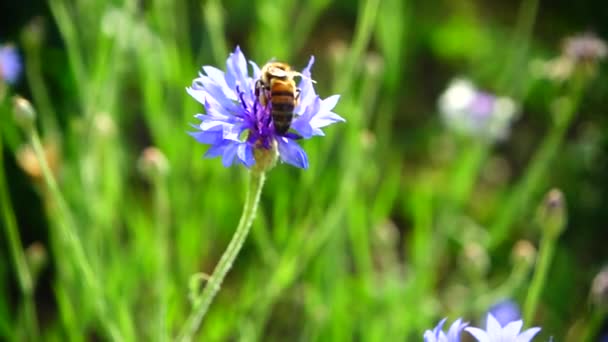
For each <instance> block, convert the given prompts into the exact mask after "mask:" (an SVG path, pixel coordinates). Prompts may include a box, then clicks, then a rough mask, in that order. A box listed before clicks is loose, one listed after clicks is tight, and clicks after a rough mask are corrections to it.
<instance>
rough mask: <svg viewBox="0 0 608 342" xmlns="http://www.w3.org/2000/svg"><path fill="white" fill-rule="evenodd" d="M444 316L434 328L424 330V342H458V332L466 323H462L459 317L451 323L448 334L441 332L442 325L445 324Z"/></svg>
mask: <svg viewBox="0 0 608 342" xmlns="http://www.w3.org/2000/svg"><path fill="white" fill-rule="evenodd" d="M445 321H446V318H444V319H442V320H441V322H439V324H437V326H436V327H435V329H433V330H432V331H431V330H427V331H425V332H424V342H460V333H461V332H462V329H464V328H465V327H466V326H467V325H468V323H462V320H461V319H457V320H455V321H454V323H452V325H451V326H450V329H448V334H447V335H446V334H445V333H444V332H443V325H444V324H445Z"/></svg>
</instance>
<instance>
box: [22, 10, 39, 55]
mask: <svg viewBox="0 0 608 342" xmlns="http://www.w3.org/2000/svg"><path fill="white" fill-rule="evenodd" d="M44 34H45V32H44V18H43V17H35V18H34V19H32V20H31V21H30V22H29V23H28V24H27V25H26V26H25V28H24V29H23V31H22V33H21V40H22V42H23V45H25V46H26V47H30V48H38V47H40V46H41V45H42V41H43V40H44Z"/></svg>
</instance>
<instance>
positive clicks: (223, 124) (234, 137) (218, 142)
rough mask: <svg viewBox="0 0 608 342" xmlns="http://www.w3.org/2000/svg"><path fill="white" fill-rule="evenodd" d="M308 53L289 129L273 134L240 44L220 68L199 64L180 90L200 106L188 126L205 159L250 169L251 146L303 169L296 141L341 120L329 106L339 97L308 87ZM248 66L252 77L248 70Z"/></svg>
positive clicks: (266, 108)
mask: <svg viewBox="0 0 608 342" xmlns="http://www.w3.org/2000/svg"><path fill="white" fill-rule="evenodd" d="M313 63H314V58H313V57H311V58H310V61H309V63H308V65H307V66H306V68H304V70H302V72H301V74H302V76H303V77H302V79H301V81H300V82H299V84H298V87H299V89H300V96H299V101H298V103H297V104H296V106H295V108H294V118H293V121H292V122H291V128H292V129H293V130H294V131H295V132H291V131H288V132H286V133H284V134H279V133H278V132H277V131H275V129H274V124H273V122H272V115H271V107H270V106H271V103H270V102H268V104H267V105H263V104H261V103H260V99H259V98H257V97H256V96H255V83H256V80H258V79H259V78H260V68H259V67H258V65H257V64H255V63H254V62H252V61H249V63H247V60H246V59H245V56H244V55H243V53H242V52H241V50H240V48H239V47H238V46H237V48H236V49H235V50H234V52H233V53H231V54H230V56H229V57H228V59H227V61H226V72H224V71H222V70H220V69H217V68H215V67H212V66H203V67H202V72H201V73H200V74H199V77H198V78H196V79H194V81H193V82H192V86H191V87H188V88H187V89H186V91H187V92H188V93H189V94H190V95H191V96H192V97H194V98H195V99H196V100H197V101H198V102H200V103H201V104H203V106H204V107H205V111H206V113H205V114H197V115H195V117H196V118H197V119H199V120H200V121H201V122H200V123H199V124H197V125H192V126H193V127H194V128H195V129H196V131H194V132H190V135H192V136H193V137H194V138H195V139H196V140H197V141H198V142H200V143H203V144H210V145H211V147H210V148H209V150H207V152H206V154H205V156H206V157H218V156H221V157H222V163H223V165H224V166H225V167H228V166H230V165H232V164H233V162H234V161H235V160H236V161H237V162H239V163H241V164H243V165H245V166H246V167H248V168H250V167H251V166H253V165H254V164H255V163H256V158H255V155H254V152H255V151H256V150H267V151H270V150H274V149H277V150H278V154H279V158H280V159H281V160H282V161H283V162H286V163H288V164H291V165H293V166H296V167H299V168H303V169H306V168H308V157H307V155H306V152H304V150H303V149H302V148H301V147H300V146H299V145H298V143H297V142H296V140H299V139H302V138H303V139H308V138H311V137H313V136H315V135H318V136H323V135H324V133H323V131H322V130H321V128H323V127H325V126H328V125H331V124H333V123H336V122H341V121H345V120H344V119H343V118H342V117H341V116H339V115H338V114H336V113H334V112H333V111H332V110H333V109H334V107H335V106H336V104H337V103H338V99H339V98H340V97H339V95H333V96H330V97H328V98H326V99H321V98H320V97H319V96H318V95H317V94H316V93H315V90H314V88H313V81H312V79H311V74H310V69H311V67H312V65H313ZM249 67H251V69H252V76H250V73H249Z"/></svg>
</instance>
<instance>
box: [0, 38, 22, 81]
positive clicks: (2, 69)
mask: <svg viewBox="0 0 608 342" xmlns="http://www.w3.org/2000/svg"><path fill="white" fill-rule="evenodd" d="M21 69H22V65H21V58H20V57H19V53H18V52H17V48H15V46H14V45H12V44H5V45H1V46H0V79H3V80H5V81H6V83H9V84H14V83H15V82H17V79H18V78H19V75H20V74H21Z"/></svg>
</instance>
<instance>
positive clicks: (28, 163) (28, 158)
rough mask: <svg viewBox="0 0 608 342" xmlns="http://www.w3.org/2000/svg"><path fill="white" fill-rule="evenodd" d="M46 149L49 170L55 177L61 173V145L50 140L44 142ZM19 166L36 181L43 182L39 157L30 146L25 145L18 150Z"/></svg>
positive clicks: (43, 145) (45, 154)
mask: <svg viewBox="0 0 608 342" xmlns="http://www.w3.org/2000/svg"><path fill="white" fill-rule="evenodd" d="M42 147H43V149H44V156H45V158H46V161H47V163H48V164H49V168H50V170H51V172H52V173H53V174H54V175H57V174H58V173H59V169H60V166H61V154H60V149H59V145H58V143H57V141H56V140H54V139H48V140H44V141H43V142H42ZM16 157H17V164H19V166H20V167H21V169H23V171H24V172H25V173H26V174H27V175H28V176H30V177H31V178H32V179H33V180H34V181H37V182H42V180H43V175H42V167H41V166H40V162H39V161H38V157H37V156H36V153H35V152H34V149H33V148H32V146H30V145H29V144H26V145H23V146H21V147H19V148H18V149H17V152H16Z"/></svg>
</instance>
